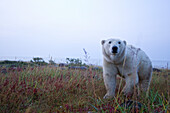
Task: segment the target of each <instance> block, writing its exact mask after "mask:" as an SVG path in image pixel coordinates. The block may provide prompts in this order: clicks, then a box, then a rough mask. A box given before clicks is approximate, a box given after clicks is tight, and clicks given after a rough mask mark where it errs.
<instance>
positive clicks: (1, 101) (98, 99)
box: [0, 66, 170, 113]
mask: <svg viewBox="0 0 170 113" xmlns="http://www.w3.org/2000/svg"><path fill="white" fill-rule="evenodd" d="M0 70H1V68H0ZM169 73H170V71H169V70H164V71H162V72H154V73H153V78H152V82H151V88H150V92H149V96H148V97H146V95H145V93H141V94H140V96H137V94H136V93H135V94H134V95H133V96H132V97H124V96H123V94H122V93H120V92H121V90H122V87H123V85H124V82H123V83H121V82H120V81H121V79H120V78H118V79H117V80H118V81H119V82H117V83H118V84H117V89H116V96H115V98H113V99H110V100H103V96H104V94H105V93H106V90H105V86H104V83H103V79H102V72H101V71H98V70H92V69H91V68H90V69H88V70H68V69H65V70H63V69H60V68H59V67H58V68H56V67H49V66H46V67H45V66H43V67H41V66H40V67H27V68H26V69H25V70H22V71H17V70H16V71H8V73H5V74H3V73H1V74H0V112H1V113H3V112H12V113H14V112H26V113H29V112H30V113H32V112H39V113H41V112H61V113H62V112H88V111H91V112H102V113H105V112H108V113H109V112H110V113H112V112H118V113H119V112H120V113H122V112H132V111H136V112H140V113H142V112H155V113H156V112H168V110H169V87H168V86H169V81H168V80H169V78H170V77H169V75H168V74H169ZM120 83H121V87H120V88H119V85H120ZM129 99H130V100H134V101H137V102H140V103H141V105H142V106H141V108H140V109H137V108H134V107H127V108H126V107H123V106H121V104H122V103H124V102H125V101H127V100H129Z"/></svg>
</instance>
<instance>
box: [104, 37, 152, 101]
mask: <svg viewBox="0 0 170 113" xmlns="http://www.w3.org/2000/svg"><path fill="white" fill-rule="evenodd" d="M109 42H111V43H109ZM119 42H120V44H119ZM101 43H102V51H103V79H104V83H105V87H106V90H107V93H106V95H105V96H104V98H112V97H113V96H114V95H115V88H116V76H117V74H118V75H120V76H121V77H123V78H125V81H126V85H125V87H124V93H125V94H129V93H133V87H134V85H138V84H139V86H140V88H141V89H143V90H145V91H146V90H147V89H148V88H149V85H150V81H151V78H152V63H151V61H150V59H149V57H148V56H147V55H146V54H145V52H144V51H142V50H141V49H140V48H135V47H133V46H131V45H126V41H122V40H120V39H108V40H103V41H102V42H101ZM113 46H116V47H118V49H117V53H113V52H112V47H113Z"/></svg>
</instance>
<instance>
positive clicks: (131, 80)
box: [123, 74, 139, 95]
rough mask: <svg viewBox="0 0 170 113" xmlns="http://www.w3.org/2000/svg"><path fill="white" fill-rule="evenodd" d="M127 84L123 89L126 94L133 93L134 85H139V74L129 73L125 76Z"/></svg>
mask: <svg viewBox="0 0 170 113" xmlns="http://www.w3.org/2000/svg"><path fill="white" fill-rule="evenodd" d="M125 81H126V85H125V87H124V89H123V92H124V94H125V95H130V94H132V93H133V90H134V87H136V86H137V85H138V82H139V77H138V75H137V74H128V76H126V78H125Z"/></svg>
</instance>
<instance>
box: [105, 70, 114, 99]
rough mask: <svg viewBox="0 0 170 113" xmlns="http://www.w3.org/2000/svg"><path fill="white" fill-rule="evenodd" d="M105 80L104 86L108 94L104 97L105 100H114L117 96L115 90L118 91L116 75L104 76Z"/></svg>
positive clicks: (107, 74)
mask: <svg viewBox="0 0 170 113" xmlns="http://www.w3.org/2000/svg"><path fill="white" fill-rule="evenodd" d="M103 78H104V84H105V87H106V91H107V93H106V94H105V96H104V97H103V98H104V99H109V98H113V97H114V95H115V89H116V75H112V74H109V73H106V74H104V75H103Z"/></svg>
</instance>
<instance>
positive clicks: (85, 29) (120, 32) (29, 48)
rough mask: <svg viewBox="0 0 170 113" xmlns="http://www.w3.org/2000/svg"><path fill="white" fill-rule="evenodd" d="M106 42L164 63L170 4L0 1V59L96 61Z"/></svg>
mask: <svg viewBox="0 0 170 113" xmlns="http://www.w3.org/2000/svg"><path fill="white" fill-rule="evenodd" d="M110 36H114V37H120V38H121V39H122V40H126V41H127V43H128V44H132V45H134V46H136V47H140V48H141V49H143V50H144V51H145V52H146V53H147V54H148V56H149V57H150V58H151V59H152V60H169V59H170V0H0V57H4V56H8V57H10V56H16V57H17V56H21V57H33V56H40V57H47V56H49V55H50V56H52V57H53V58H66V57H72V58H74V57H75V58H83V55H84V53H83V48H85V49H86V51H87V52H88V53H89V55H90V57H91V59H99V60H101V59H102V52H101V43H100V42H101V40H102V39H107V38H108V37H110Z"/></svg>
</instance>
